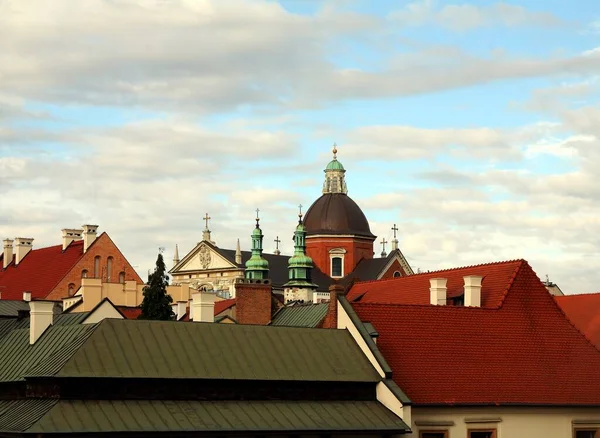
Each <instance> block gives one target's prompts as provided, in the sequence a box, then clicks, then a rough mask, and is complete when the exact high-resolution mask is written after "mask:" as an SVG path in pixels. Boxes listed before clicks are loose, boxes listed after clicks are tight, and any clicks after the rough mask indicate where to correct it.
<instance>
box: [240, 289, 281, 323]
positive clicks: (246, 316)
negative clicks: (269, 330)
mask: <svg viewBox="0 0 600 438" xmlns="http://www.w3.org/2000/svg"><path fill="white" fill-rule="evenodd" d="M235 296H236V305H235V307H236V309H235V312H236V317H237V318H236V319H237V322H238V323H240V324H254V325H267V324H268V323H269V322H271V303H272V286H271V282H270V280H250V279H242V278H239V279H237V280H236V282H235Z"/></svg>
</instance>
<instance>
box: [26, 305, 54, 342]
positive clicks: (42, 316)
mask: <svg viewBox="0 0 600 438" xmlns="http://www.w3.org/2000/svg"><path fill="white" fill-rule="evenodd" d="M54 304H55V303H54V301H30V302H29V344H35V341H37V340H38V339H39V337H40V336H42V334H43V333H44V332H45V331H46V329H47V328H48V327H50V326H51V325H52V320H53V317H54Z"/></svg>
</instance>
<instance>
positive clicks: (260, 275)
mask: <svg viewBox="0 0 600 438" xmlns="http://www.w3.org/2000/svg"><path fill="white" fill-rule="evenodd" d="M259 211H260V210H259V209H258V208H257V209H256V227H255V228H254V230H253V231H252V235H251V237H252V256H251V257H250V259H248V261H247V262H246V278H249V279H251V280H264V279H266V278H268V277H269V262H267V260H266V259H265V258H264V257H263V256H262V252H263V247H262V244H263V237H264V236H263V233H262V230H261V229H260V226H259V224H258V223H259V221H260V218H259V217H258V213H259Z"/></svg>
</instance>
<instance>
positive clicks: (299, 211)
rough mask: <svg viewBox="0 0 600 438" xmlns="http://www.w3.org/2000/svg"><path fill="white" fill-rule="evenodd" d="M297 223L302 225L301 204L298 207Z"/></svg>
mask: <svg viewBox="0 0 600 438" xmlns="http://www.w3.org/2000/svg"><path fill="white" fill-rule="evenodd" d="M298 223H299V224H301V223H302V204H300V205H298Z"/></svg>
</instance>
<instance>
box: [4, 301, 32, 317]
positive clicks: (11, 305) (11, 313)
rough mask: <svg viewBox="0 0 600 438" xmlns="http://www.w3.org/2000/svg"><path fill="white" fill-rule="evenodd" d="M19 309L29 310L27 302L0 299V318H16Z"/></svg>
mask: <svg viewBox="0 0 600 438" xmlns="http://www.w3.org/2000/svg"><path fill="white" fill-rule="evenodd" d="M20 310H21V311H29V302H27V301H22V300H0V318H16V317H17V316H18V315H19V311H20Z"/></svg>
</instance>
